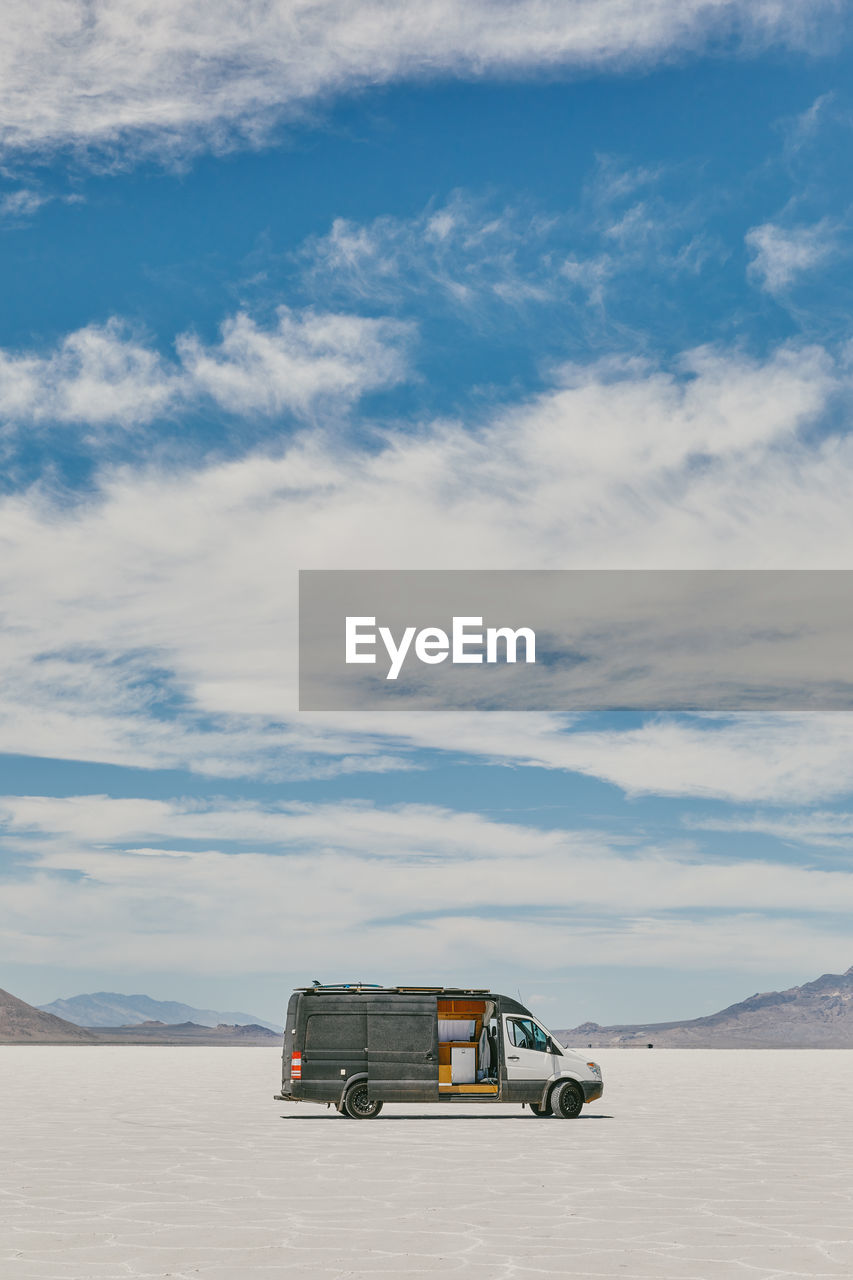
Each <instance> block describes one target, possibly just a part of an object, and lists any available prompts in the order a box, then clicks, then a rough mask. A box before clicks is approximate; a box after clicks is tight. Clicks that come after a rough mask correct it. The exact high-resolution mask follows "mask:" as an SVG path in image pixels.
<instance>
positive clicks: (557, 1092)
mask: <svg viewBox="0 0 853 1280" xmlns="http://www.w3.org/2000/svg"><path fill="white" fill-rule="evenodd" d="M582 1107H583V1091H582V1089H581V1087H580V1085H578V1084H575V1082H574V1080H567V1081H566V1082H565V1084H558V1085H555V1086H554V1088H553V1090H552V1092H551V1109H552V1110H553V1112H554V1115H555V1116H558V1117H559V1118H560V1119H562V1120H574V1119H576V1118H577V1117H578V1116H579V1115H580V1113H581V1108H582Z"/></svg>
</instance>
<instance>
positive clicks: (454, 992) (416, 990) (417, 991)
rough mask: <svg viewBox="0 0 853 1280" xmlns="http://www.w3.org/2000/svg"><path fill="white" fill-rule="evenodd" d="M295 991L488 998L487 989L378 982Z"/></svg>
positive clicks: (318, 984)
mask: <svg viewBox="0 0 853 1280" xmlns="http://www.w3.org/2000/svg"><path fill="white" fill-rule="evenodd" d="M295 990H296V991H307V992H308V993H309V994H311V993H312V992H313V993H314V994H315V995H320V994H321V993H325V992H329V993H333V992H335V991H381V992H389V993H395V994H399V995H405V994H411V995H432V994H435V995H439V996H440V995H448V996H489V995H491V994H492V992H491V990H490V988H488V987H383V986H382V985H381V983H378V982H315V983H314V984H313V985H312V986H310V987H296V988H295Z"/></svg>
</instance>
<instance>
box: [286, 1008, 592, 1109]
mask: <svg viewBox="0 0 853 1280" xmlns="http://www.w3.org/2000/svg"><path fill="white" fill-rule="evenodd" d="M603 1088H604V1086H603V1084H602V1081H601V1070H600V1068H599V1067H598V1065H597V1063H595V1062H586V1061H584V1059H583V1058H582V1057H581V1056H580V1055H579V1054H577V1053H574V1052H573V1051H572V1050H571V1049H564V1048H563V1047H562V1046H561V1045H559V1044H558V1043H557V1041H556V1040H555V1039H554V1037H553V1036H552V1035H551V1033H550V1032H549V1031H548V1029H547V1027H544V1026H543V1025H542V1023H541V1022H539V1020H538V1019H537V1018H535V1017H534V1016H533V1014H532V1013H531V1012H530V1010H529V1009H525V1007H524V1005H523V1004H519V1003H518V1001H517V1000H512V999H511V998H510V997H509V996H502V995H497V994H496V993H494V992H491V991H483V990H479V989H475V988H456V987H379V986H368V985H366V984H363V983H341V984H340V985H337V986H321V985H320V984H319V983H315V985H314V986H313V987H298V988H297V989H296V990H295V991H294V992H293V995H292V996H291V997H290V1002H289V1004H288V1006H287V1019H286V1024H285V1029H284V1052H283V1055H282V1079H281V1093H280V1094H276V1095H275V1096H276V1098H277V1099H278V1100H279V1101H285V1102H320V1103H326V1104H327V1105H331V1104H334V1105H335V1106H336V1107H337V1109H338V1111H339V1112H340V1113H341V1115H343V1116H349V1117H351V1118H353V1119H357V1120H369V1119H372V1118H374V1117H375V1116H378V1115H379V1113H380V1111H381V1110H382V1104H383V1103H385V1102H447V1103H460V1102H464V1103H471V1102H484V1103H489V1102H519V1103H521V1105H522V1106H527V1107H529V1108H530V1112H531V1114H532V1115H534V1116H550V1115H554V1116H560V1117H562V1118H563V1119H572V1118H573V1117H574V1116H577V1115H579V1114H580V1111H581V1108H582V1107H583V1105H584V1103H585V1102H593V1101H594V1100H595V1099H596V1098H600V1097H601V1094H602V1092H603Z"/></svg>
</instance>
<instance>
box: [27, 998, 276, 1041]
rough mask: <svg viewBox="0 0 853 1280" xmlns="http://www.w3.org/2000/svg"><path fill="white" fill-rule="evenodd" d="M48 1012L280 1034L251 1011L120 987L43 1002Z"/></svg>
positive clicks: (85, 1023) (113, 1021)
mask: <svg viewBox="0 0 853 1280" xmlns="http://www.w3.org/2000/svg"><path fill="white" fill-rule="evenodd" d="M39 1008H41V1009H42V1010H43V1011H44V1012H45V1013H54V1014H56V1016H57V1017H58V1018H65V1019H66V1021H68V1022H74V1023H76V1024H77V1026H78V1027H96V1028H97V1027H122V1026H130V1025H138V1024H139V1023H140V1022H165V1023H167V1024H169V1025H175V1024H177V1023H181V1022H195V1023H197V1024H198V1025H200V1026H203V1027H218V1026H220V1025H221V1024H222V1023H227V1024H229V1025H230V1026H234V1025H236V1026H259V1027H267V1028H268V1029H269V1030H270V1031H276V1032H278V1034H281V1027H279V1026H277V1025H276V1024H275V1023H274V1022H265V1021H264V1019H263V1018H257V1017H255V1015H254V1014H251V1013H233V1012H228V1013H221V1012H218V1011H217V1010H215V1009H195V1008H193V1006H192V1005H189V1004H178V1003H177V1002H176V1001H174V1000H152V999H151V997H150V996H142V995H137V996H126V995H121V994H120V993H119V992H117V991H94V992H91V993H90V994H88V995H81V996H70V997H69V998H68V999H67V1000H54V1001H53V1002H52V1003H51V1004H43V1005H40V1006H39Z"/></svg>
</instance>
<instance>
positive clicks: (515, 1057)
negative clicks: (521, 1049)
mask: <svg viewBox="0 0 853 1280" xmlns="http://www.w3.org/2000/svg"><path fill="white" fill-rule="evenodd" d="M507 1062H518V1054H517V1053H510V1054H508V1055H507Z"/></svg>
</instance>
